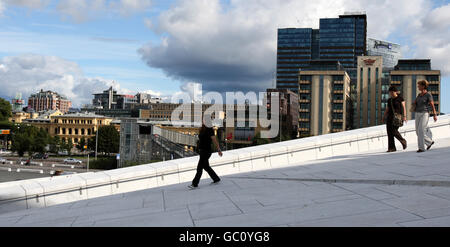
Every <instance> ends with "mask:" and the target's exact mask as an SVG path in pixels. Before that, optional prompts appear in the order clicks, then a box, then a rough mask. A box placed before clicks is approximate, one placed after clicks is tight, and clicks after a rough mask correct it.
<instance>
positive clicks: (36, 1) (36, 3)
mask: <svg viewBox="0 0 450 247" xmlns="http://www.w3.org/2000/svg"><path fill="white" fill-rule="evenodd" d="M3 1H4V2H5V3H6V4H7V5H12V6H20V7H27V8H42V7H45V6H47V5H48V4H49V2H50V0H3Z"/></svg>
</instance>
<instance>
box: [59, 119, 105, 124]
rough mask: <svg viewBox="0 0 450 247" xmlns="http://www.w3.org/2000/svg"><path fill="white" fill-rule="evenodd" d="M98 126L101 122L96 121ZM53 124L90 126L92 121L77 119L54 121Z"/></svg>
mask: <svg viewBox="0 0 450 247" xmlns="http://www.w3.org/2000/svg"><path fill="white" fill-rule="evenodd" d="M97 122H98V124H102V120H98V121H97ZM54 123H63V124H92V123H93V121H92V120H79V119H55V120H54Z"/></svg>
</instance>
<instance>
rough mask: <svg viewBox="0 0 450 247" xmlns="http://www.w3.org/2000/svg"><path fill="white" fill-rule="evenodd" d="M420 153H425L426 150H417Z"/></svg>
mask: <svg viewBox="0 0 450 247" xmlns="http://www.w3.org/2000/svg"><path fill="white" fill-rule="evenodd" d="M417 152H418V153H423V152H425V151H423V150H422V149H419V150H417Z"/></svg>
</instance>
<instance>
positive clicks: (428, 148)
mask: <svg viewBox="0 0 450 247" xmlns="http://www.w3.org/2000/svg"><path fill="white" fill-rule="evenodd" d="M433 144H434V142H432V143H431V144H430V146H428V147H427V150H430V148H431V146H433Z"/></svg>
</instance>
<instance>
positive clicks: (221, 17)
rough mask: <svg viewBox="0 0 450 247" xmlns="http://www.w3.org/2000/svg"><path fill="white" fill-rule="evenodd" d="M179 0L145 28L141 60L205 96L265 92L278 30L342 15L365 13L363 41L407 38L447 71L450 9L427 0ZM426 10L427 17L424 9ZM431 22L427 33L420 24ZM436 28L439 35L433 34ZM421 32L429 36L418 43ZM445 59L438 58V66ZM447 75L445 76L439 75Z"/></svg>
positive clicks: (272, 69)
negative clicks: (197, 85)
mask: <svg viewBox="0 0 450 247" xmlns="http://www.w3.org/2000/svg"><path fill="white" fill-rule="evenodd" d="M226 2H227V3H225V1H220V0H189V1H188V0H178V1H177V2H176V3H175V4H173V5H172V6H171V7H170V8H169V9H168V10H166V11H164V12H162V13H161V14H160V16H159V17H158V18H157V19H155V20H151V25H150V28H151V29H152V30H153V31H154V32H156V33H157V34H160V35H161V36H162V38H161V42H160V43H159V44H155V43H148V44H146V45H144V46H143V47H141V49H139V53H140V54H141V56H142V58H143V60H144V61H145V62H146V63H147V64H148V65H149V66H150V67H154V68H159V69H162V70H163V71H164V72H165V73H166V74H167V75H168V76H170V77H172V78H174V79H178V80H182V81H200V82H202V83H203V89H205V90H208V91H211V90H214V91H222V92H223V91H225V90H227V89H233V90H242V91H248V90H264V89H265V88H268V87H271V86H272V82H273V75H274V74H273V73H274V72H275V67H276V43H277V41H276V39H277V33H276V32H277V28H285V27H312V28H318V27H319V19H320V18H327V17H329V18H337V17H338V15H340V14H343V13H344V12H346V11H365V12H366V13H367V18H368V36H369V37H374V38H379V39H387V38H390V37H399V36H400V37H407V38H411V39H412V41H411V42H410V44H402V45H405V46H406V47H405V48H406V49H412V50H414V49H416V51H417V56H421V57H431V58H432V63H433V67H436V68H438V69H441V70H443V72H445V71H446V70H447V68H450V66H447V64H448V62H447V61H450V60H448V59H446V60H445V57H444V56H445V54H450V53H449V52H448V50H447V49H448V44H449V42H448V40H449V37H448V36H447V35H444V36H443V37H439V35H441V33H442V30H444V33H446V32H448V30H450V29H449V28H448V26H447V25H448V23H450V22H449V21H448V18H449V16H450V15H449V14H448V13H449V11H448V9H447V8H446V7H445V8H439V9H435V10H433V9H432V6H431V2H430V1H427V0H398V1H388V0H380V1H372V0H360V1H352V0H337V1H320V0H319V1H309V0H230V1H226ZM431 11H432V12H431ZM427 23H429V24H428V25H426V26H430V25H433V28H431V29H429V30H432V31H433V33H431V31H430V32H426V30H424V29H425V28H424V27H423V26H424V25H425V24H427ZM437 28H439V30H441V31H440V32H436V31H437V30H438V29H437ZM424 33H428V35H430V37H432V38H431V39H425V40H426V41H421V40H422V39H424V38H423V37H422V39H420V38H419V37H420V36H423V35H424ZM444 60H445V61H444ZM445 73H447V72H445Z"/></svg>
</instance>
